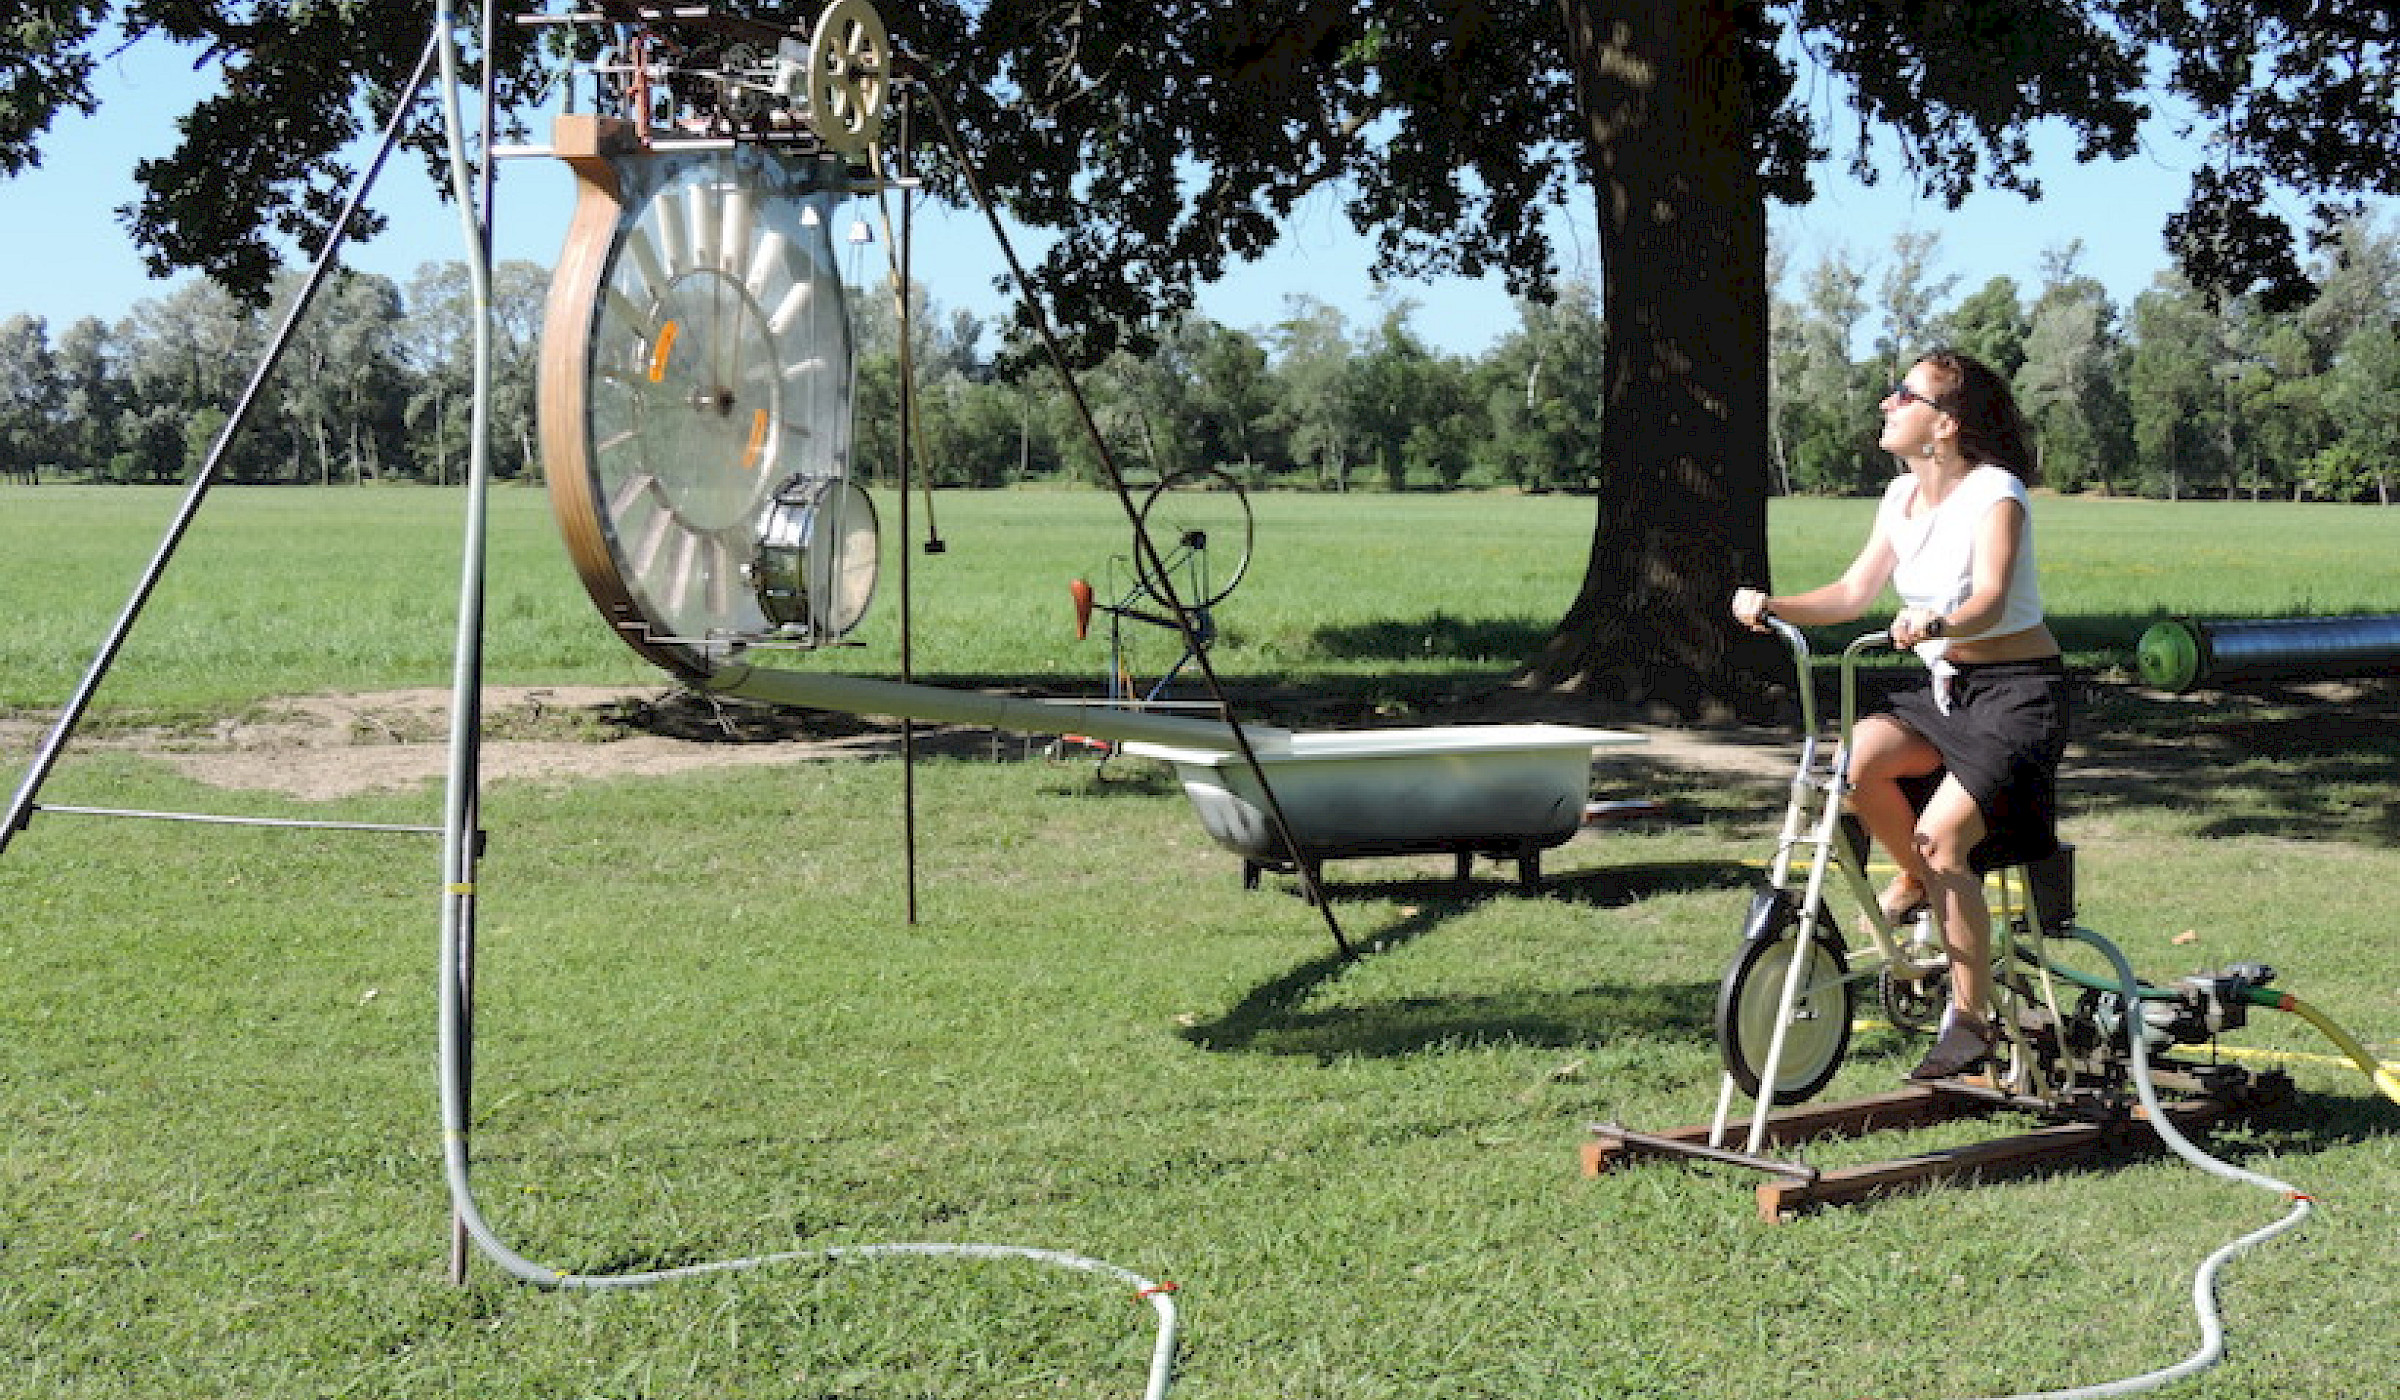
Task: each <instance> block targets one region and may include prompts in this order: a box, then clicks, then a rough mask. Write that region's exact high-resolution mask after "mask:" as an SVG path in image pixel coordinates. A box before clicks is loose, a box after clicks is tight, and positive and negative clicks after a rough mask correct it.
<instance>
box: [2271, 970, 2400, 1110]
mask: <svg viewBox="0 0 2400 1400" xmlns="http://www.w3.org/2000/svg"><path fill="white" fill-rule="evenodd" d="M2273 1005H2274V1007H2275V1009H2276V1010H2278V1011H2289V1012H2291V1013H2292V1014H2293V1015H2295V1016H2297V1017H2299V1018H2300V1019H2301V1020H2303V1021H2306V1022H2308V1023H2309V1024H2310V1025H2312V1026H2315V1027H2316V1028H2317V1029H2318V1030H2320V1031H2323V1032H2324V1033H2325V1038H2326V1039H2327V1040H2330V1041H2332V1042H2333V1043H2334V1044H2336V1045H2338V1046H2340V1047H2341V1048H2342V1053H2343V1054H2345V1055H2348V1056H2349V1057H2350V1063H2352V1064H2354V1065H2357V1066H2358V1069H2359V1073H2361V1074H2364V1075H2365V1076H2366V1077H2367V1078H2369V1079H2371V1080H2374V1081H2375V1088H2376V1089H2377V1090H2378V1091H2379V1092H2381V1093H2382V1095H2383V1096H2384V1097H2385V1098H2387V1099H2390V1100H2391V1101H2392V1102H2393V1103H2400V1073H2395V1072H2394V1071H2393V1069H2392V1067H2391V1066H2390V1065H2387V1064H2384V1063H2383V1062H2382V1061H2380V1060H2378V1059H2376V1058H2375V1057H2374V1056H2373V1055H2370V1054H2368V1053H2367V1047H2366V1046H2364V1045H2361V1044H2359V1043H2358V1038H2357V1037H2356V1036H2354V1035H2352V1034H2350V1032H2348V1031H2346V1030H2343V1029H2342V1028H2341V1027H2340V1026H2338V1025H2335V1024H2334V1022H2333V1018H2332V1017H2330V1016H2327V1015H2326V1014H2325V1013H2324V1012H2322V1011H2319V1010H2318V1009H2317V1008H2315V1007H2313V1006H2311V1005H2309V1004H2308V1003H2307V1002H2305V1001H2302V1000H2301V999H2300V998H2298V997H2296V996H2291V995H2289V994H2286V995H2282V996H2278V997H2276V998H2275V999H2274V1002H2273Z"/></svg>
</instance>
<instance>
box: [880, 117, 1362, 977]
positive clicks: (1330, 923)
mask: <svg viewBox="0 0 2400 1400" xmlns="http://www.w3.org/2000/svg"><path fill="white" fill-rule="evenodd" d="M925 95H926V99H927V100H928V101H929V102H931V103H932V104H933V115H934V119H935V120H936V121H938V122H940V123H941V127H942V134H943V137H944V139H945V142H946V143H947V144H948V146H949V148H950V152H951V155H952V156H953V157H955V158H956V159H957V161H958V166H959V173H960V175H961V176H962V177H963V178H964V179H965V180H966V182H967V188H968V190H969V191H970V192H972V194H973V195H974V198H975V203H976V205H977V206H978V207H980V208H981V209H982V210H983V215H984V219H985V220H986V222H988V223H990V225H991V227H992V237H993V239H994V240H995V241H996V242H997V243H998V244H999V246H1000V255H1001V257H1002V259H1003V260H1004V261H1006V262H1007V264H1008V271H1009V276H1010V277H1011V278H1012V279H1013V280H1014V281H1015V283H1016V287H1017V296H1018V300H1019V303H1020V304H1021V305H1022V306H1023V307H1024V308H1025V312H1026V315H1027V317H1028V318H1029V319H1031V320H1032V322H1033V329H1034V333H1035V334H1036V335H1037V336H1039V337H1040V339H1041V342H1042V346H1043V348H1044V350H1045V352H1046V353H1047V354H1048V355H1049V357H1050V362H1051V364H1053V365H1054V366H1056V367H1057V369H1058V377H1059V380H1060V382H1061V384H1062V385H1063V386H1064V387H1065V389H1066V393H1067V401H1068V402H1069V403H1070V404H1072V405H1073V406H1074V409H1075V413H1076V416H1077V418H1079V419H1080V420H1081V422H1082V424H1083V429H1084V432H1085V433H1086V434H1087V435H1088V436H1089V437H1090V438H1091V440H1092V449H1093V451H1094V452H1095V453H1096V454H1097V455H1098V457H1099V459H1100V467H1101V470H1103V471H1105V472H1107V473H1108V479H1109V484H1110V485H1111V486H1112V487H1114V488H1115V490H1116V493H1117V501H1118V504H1120V505H1121V506H1123V507H1124V510H1125V514H1126V516H1127V518H1129V519H1131V520H1132V521H1133V522H1134V530H1133V546H1134V552H1135V557H1136V558H1137V559H1138V560H1140V561H1141V562H1143V563H1146V564H1147V565H1148V566H1149V571H1150V576H1151V577H1152V578H1154V579H1156V580H1157V581H1158V589H1157V590H1156V591H1157V592H1158V594H1159V601H1161V602H1163V603H1165V604H1166V605H1167V607H1168V609H1169V610H1170V611H1172V612H1173V613H1174V615H1175V625H1176V629H1177V630H1178V631H1180V632H1181V633H1182V634H1183V644H1184V647H1185V649H1186V650H1188V651H1190V652H1191V653H1192V655H1193V657H1194V658H1195V659H1196V660H1197V661H1198V662H1199V663H1200V674H1201V675H1202V676H1203V677H1204V678H1206V680H1207V682H1208V690H1209V694H1211V695H1213V696H1215V697H1216V698H1217V700H1218V702H1219V703H1221V704H1223V705H1224V706H1225V713H1226V716H1227V723H1226V724H1225V726H1224V728H1225V729H1227V730H1228V731H1230V733H1231V735H1232V738H1233V747H1234V749H1235V750H1236V751H1238V752H1239V753H1240V754H1241V756H1242V760H1243V762H1245V763H1246V764H1248V765H1249V768H1250V775H1251V777H1252V778H1254V779H1255V780H1256V781H1257V783H1258V791H1259V795H1260V796H1261V797H1263V798H1265V799H1266V808H1267V816H1268V818H1269V819H1270V820H1271V821H1272V822H1273V823H1274V826H1275V834H1276V837H1277V838H1278V839H1279V840H1280V841H1281V843H1282V845H1283V848H1284V851H1285V853H1286V854H1287V855H1289V856H1290V858H1291V862H1292V868H1293V869H1294V870H1295V871H1297V872H1298V873H1299V876H1300V886H1301V889H1302V890H1303V891H1304V892H1305V893H1306V894H1307V897H1308V902H1309V903H1310V904H1312V905H1314V906H1315V907H1316V910H1317V913H1318V915H1319V917H1321V918H1322V919H1323V920H1324V922H1325V928H1326V931H1327V932H1329V933H1331V934H1332V935H1333V946H1334V947H1335V948H1337V949H1339V950H1340V952H1341V954H1342V956H1344V957H1350V956H1353V952H1352V949H1351V947H1350V940H1349V939H1348V938H1346V937H1344V936H1343V934H1342V925H1341V921H1340V919H1338V918H1337V917H1336V916H1335V915H1334V912H1333V904H1332V901H1330V900H1328V899H1326V898H1325V892H1324V891H1323V890H1322V889H1320V888H1319V887H1318V883H1317V876H1316V872H1315V870H1314V869H1312V868H1311V867H1310V865H1309V863H1308V861H1307V860H1306V859H1305V858H1303V857H1302V855H1301V852H1300V842H1299V838H1298V837H1296V836H1295V835H1293V833H1292V827H1291V823H1290V822H1289V821H1287V820H1286V819H1285V817H1284V812H1283V801H1282V799H1281V798H1280V797H1278V796H1277V795H1276V792H1275V785H1274V784H1273V783H1271V782H1269V781H1268V780H1267V770H1266V765H1265V764H1262V763H1260V762H1259V761H1258V755H1257V753H1256V752H1254V751H1253V750H1252V748H1251V745H1250V738H1249V735H1248V734H1247V733H1246V732H1245V731H1244V727H1243V726H1242V724H1241V723H1240V722H1239V721H1237V720H1234V719H1233V718H1232V715H1233V705H1232V703H1231V702H1230V701H1229V700H1227V699H1226V695H1225V686H1224V683H1223V681H1221V680H1220V679H1219V678H1218V676H1217V668H1216V664H1215V663H1214V662H1212V661H1210V660H1209V657H1208V652H1207V649H1206V648H1205V647H1203V646H1202V645H1201V644H1200V634H1199V630H1198V628H1197V626H1196V625H1195V624H1194V623H1193V620H1192V614H1191V610H1190V609H1187V608H1186V607H1184V605H1183V601H1182V600H1181V599H1180V598H1178V597H1177V596H1176V595H1175V582H1174V580H1173V579H1171V578H1168V577H1167V571H1166V563H1165V561H1164V560H1163V559H1162V558H1160V556H1159V552H1158V546H1157V545H1156V544H1155V543H1153V542H1152V541H1151V539H1150V532H1149V530H1148V529H1146V528H1145V527H1144V526H1143V524H1142V518H1141V512H1140V511H1138V510H1136V509H1135V508H1134V504H1133V496H1132V493H1131V492H1130V491H1128V490H1127V489H1126V485H1125V477H1124V474H1123V473H1122V472H1120V471H1118V470H1117V464H1116V456H1115V454H1114V453H1113V452H1112V451H1111V450H1110V449H1109V445H1108V436H1107V435H1106V434H1105V433H1102V432H1101V431H1100V423H1099V420H1098V419H1097V418H1095V417H1094V416H1093V414H1092V406H1091V404H1090V403H1089V402H1088V401H1087V400H1086V399H1085V398H1084V396H1083V386H1082V385H1081V384H1080V383H1078V382H1077V380H1076V378H1075V375H1074V373H1073V372H1072V371H1071V370H1070V369H1069V368H1068V365H1067V357H1066V351H1065V349H1064V348H1063V347H1062V346H1061V345H1060V344H1059V341H1058V336H1057V333H1056V332H1055V331H1054V330H1052V328H1051V325H1050V318H1049V317H1048V316H1047V315H1045V314H1043V312H1042V307H1041V303H1039V302H1038V301H1036V300H1035V299H1034V296H1033V282H1032V279H1030V278H1028V277H1027V276H1026V275H1025V268H1024V265H1023V264H1022V263H1021V262H1019V261H1018V259H1017V249H1016V245H1015V243H1014V242H1012V241H1011V240H1010V238H1009V236H1008V230H1007V228H1006V227H1005V226H1004V225H1003V224H1002V223H1001V221H1000V211H999V209H998V208H997V207H996V206H994V205H993V203H992V201H991V199H990V198H989V197H988V196H987V195H986V194H985V193H984V189H983V182H982V180H981V179H980V178H978V177H977V175H976V171H975V163H974V162H973V161H972V160H970V159H968V158H967V151H966V144H965V142H964V141H963V140H961V138H960V137H959V134H958V126H957V123H956V122H954V121H953V120H952V119H951V116H950V108H949V105H948V104H947V103H945V102H943V101H942V95H941V92H940V91H939V90H938V89H937V88H936V87H935V86H934V85H933V84H932V83H931V82H930V81H928V82H927V83H926V85H925ZM1093 732H1094V733H1095V734H1097V733H1099V731H1097V730H1094V731H1093Z"/></svg>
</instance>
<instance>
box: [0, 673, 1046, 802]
mask: <svg viewBox="0 0 2400 1400" xmlns="http://www.w3.org/2000/svg"><path fill="white" fill-rule="evenodd" d="M47 732H48V726H47V725H46V724H44V723H42V722H40V721H39V720H36V719H9V720H0V756H7V757H12V758H13V757H16V756H19V755H25V754H30V753H32V752H33V751H34V750H35V749H36V748H38V747H39V746H40V744H41V742H42V739H43V737H44V735H46V734H47ZM915 738H916V744H917V747H918V751H919V752H920V753H976V752H988V751H994V750H995V745H997V744H998V743H999V736H995V735H993V734H992V732H991V731H989V730H985V729H975V728H968V727H963V726H943V725H925V724H919V725H918V726H917V727H916V736H915ZM903 742H904V740H903V735H902V731H901V726H900V725H899V724H898V723H897V722H893V723H888V724H885V723H877V722H874V721H870V720H866V719H862V718H859V717H856V716H851V715H837V714H828V713H825V712H822V711H813V710H788V709H785V710H769V709H765V708H762V707H757V706H736V705H719V704H715V703H712V702H711V701H710V700H709V699H708V698H707V697H705V696H699V695H694V694H692V693H690V692H686V691H680V690H674V689H661V688H657V687H649V688H642V689H633V688H608V687H600V686H527V687H492V688H487V689H486V690H485V692H484V696H483V742H482V751H481V754H480V756H479V764H478V766H479V769H480V771H481V773H482V776H483V778H484V780H485V781H487V782H493V781H532V782H548V783H570V782H578V781H582V780H586V779H591V778H605V777H626V776H645V775H660V774H668V773H680V772H688V771H691V770H693V769H698V768H713V767H734V766H745V765H757V764H768V763H800V762H807V761H811V760H823V759H832V758H882V757H896V756H898V755H899V754H900V753H901V751H902V745H903ZM1024 747H1025V746H1024V744H1023V742H1022V741H1021V740H1015V739H1013V738H1012V739H1011V740H1010V742H1009V743H1008V744H1007V745H1006V750H1007V752H1009V753H1011V754H1015V753H1017V752H1019V751H1021V750H1022V749H1023V748H1024ZM74 751H76V752H94V753H134V754H140V755H142V756H144V757H149V758H156V759H160V760H162V761H164V762H166V763H169V764H172V765H173V766H174V767H175V768H176V769H177V770H179V771H180V772H182V773H183V774H184V775H185V776H187V777H190V778H192V779H193V780H194V781H197V782H202V783H206V784H208V785H210V786H212V787H219V788H228V789H242V790H250V791H262V792H278V793H283V794H286V795H289V796H292V797H298V798H303V799H307V800H310V801H330V800H333V799H336V798H342V797H352V796H357V795H359V794H362V793H371V792H405V791H409V790H413V789H416V788H420V787H424V786H428V785H438V784H439V783H441V782H442V781H443V780H444V779H445V778H446V776H447V775H448V773H449V771H450V692H449V691H447V690H438V689H423V690H389V691H375V692H371V693H366V694H357V695H316V696H302V697H297V698H288V699H278V700H272V701H267V702H264V703H262V704H260V705H258V706H255V707H253V708H252V709H250V710H248V711H245V712H244V713H243V714H241V715H239V716H235V717H230V718H227V719H223V720H220V721H217V722H216V723H214V724H212V725H209V726H206V727H203V728H198V729H193V728H173V729H169V728H140V727H136V728H126V729H112V730H105V731H100V732H96V733H86V734H79V735H77V736H76V737H75V740H74Z"/></svg>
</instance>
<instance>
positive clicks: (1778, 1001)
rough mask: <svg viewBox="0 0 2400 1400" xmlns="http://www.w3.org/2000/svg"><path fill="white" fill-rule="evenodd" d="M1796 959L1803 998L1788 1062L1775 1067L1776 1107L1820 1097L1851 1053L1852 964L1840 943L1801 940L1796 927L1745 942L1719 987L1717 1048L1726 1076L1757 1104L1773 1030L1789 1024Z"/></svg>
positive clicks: (1794, 1017)
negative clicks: (1787, 988)
mask: <svg viewBox="0 0 2400 1400" xmlns="http://www.w3.org/2000/svg"><path fill="white" fill-rule="evenodd" d="M1795 956H1798V957H1801V958H1804V959H1806V961H1807V965H1806V966H1805V967H1803V968H1802V969H1801V971H1800V994H1799V996H1798V997H1797V998H1796V999H1795V1000H1794V1002H1793V1004H1792V1008H1791V1018H1790V1023H1789V1024H1790V1029H1789V1030H1787V1031H1786V1032H1785V1033H1784V1037H1783V1059H1782V1062H1781V1063H1780V1064H1778V1065H1777V1066H1776V1067H1775V1097H1774V1102H1775V1103H1777V1104H1794V1103H1803V1102H1806V1101H1807V1100H1809V1099H1811V1098H1814V1097H1815V1096H1816V1095H1817V1093H1818V1092H1819V1091H1820V1090H1822V1089H1823V1088H1824V1087H1825V1086H1826V1085H1827V1084H1828V1083H1830V1082H1831V1081H1832V1079H1833V1076H1834V1072H1835V1071H1836V1070H1838V1069H1840V1068H1841V1067H1842V1057H1843V1056H1844V1055H1846V1054H1848V1053H1849V1051H1850V1017H1851V1004H1850V1003H1851V989H1850V981H1849V977H1850V960H1849V958H1848V957H1847V956H1846V955H1845V954H1844V953H1843V952H1842V945H1841V943H1840V942H1839V941H1838V940H1836V939H1833V938H1829V937H1827V936H1825V934H1824V933H1823V932H1822V931H1820V932H1819V933H1818V934H1817V935H1816V936H1814V937H1803V936H1801V934H1800V932H1799V930H1798V929H1796V928H1794V929H1790V930H1787V931H1786V932H1785V933H1783V934H1782V935H1781V936H1778V937H1772V938H1752V939H1746V940H1744V942H1743V944H1742V951H1741V952H1740V953H1739V954H1737V955H1736V956H1735V957H1734V960H1733V965H1732V966H1731V967H1729V968H1727V969H1726V970H1725V980H1724V981H1723V982H1721V983H1719V984H1718V987H1717V1016H1716V1020H1717V1048H1718V1050H1719V1051H1720V1052H1721V1053H1722V1054H1723V1055H1724V1058H1725V1071H1726V1073H1728V1074H1730V1075H1732V1076H1733V1082H1734V1083H1736V1084H1738V1085H1740V1086H1741V1089H1742V1092H1743V1093H1745V1094H1748V1095H1749V1096H1750V1097H1751V1098H1753V1099H1756V1098H1758V1097H1760V1094H1759V1086H1760V1085H1761V1084H1762V1083H1763V1082H1764V1081H1765V1079H1766V1069H1767V1052H1768V1050H1769V1049H1770V1048H1771V1047H1772V1046H1773V1045H1774V1043H1775V1027H1776V1025H1777V1023H1778V1022H1779V1021H1782V1020H1783V989H1784V983H1785V979H1786V978H1787V977H1788V976H1789V975H1790V972H1791V967H1792V959H1793V957H1795Z"/></svg>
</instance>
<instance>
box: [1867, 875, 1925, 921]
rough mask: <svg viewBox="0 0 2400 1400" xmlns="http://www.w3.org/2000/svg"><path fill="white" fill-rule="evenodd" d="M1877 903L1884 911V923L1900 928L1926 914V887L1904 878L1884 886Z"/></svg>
mask: <svg viewBox="0 0 2400 1400" xmlns="http://www.w3.org/2000/svg"><path fill="white" fill-rule="evenodd" d="M1875 902H1876V904H1878V905H1879V906H1881V907H1882V909H1883V921H1884V922H1885V923H1887V924H1889V925H1891V926H1892V927H1893V928H1900V927H1903V926H1905V925H1906V924H1907V923H1908V922H1909V921H1910V920H1912V919H1914V918H1916V917H1917V915H1919V914H1922V913H1924V912H1925V903H1926V900H1925V887H1924V886H1923V885H1920V884H1918V883H1917V882H1916V881H1914V880H1911V879H1909V878H1908V877H1906V876H1902V877H1901V878H1899V879H1897V880H1894V881H1892V882H1891V883H1890V884H1889V885H1886V886H1884V890H1883V894H1882V895H1881V896H1880V897H1879V898H1878V899H1877V900H1876V901H1875Z"/></svg>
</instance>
